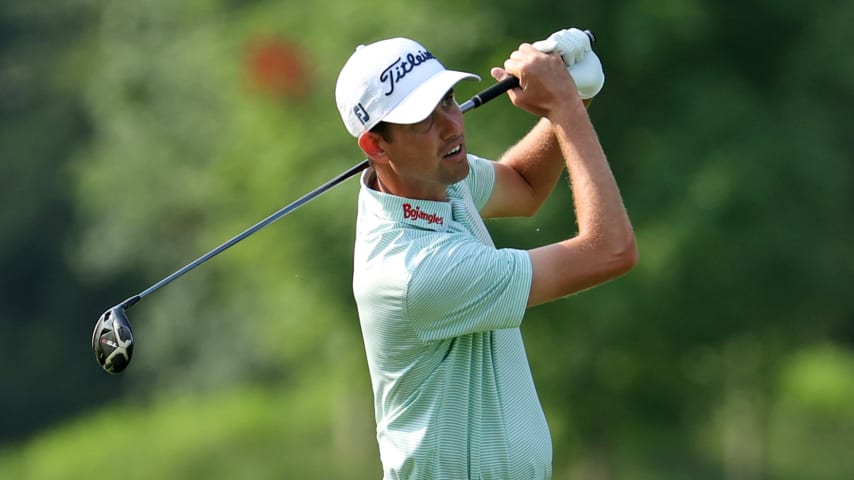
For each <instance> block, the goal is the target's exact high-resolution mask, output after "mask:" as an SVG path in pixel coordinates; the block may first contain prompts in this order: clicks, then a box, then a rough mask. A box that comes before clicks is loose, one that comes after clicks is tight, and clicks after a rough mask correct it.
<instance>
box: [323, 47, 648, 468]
mask: <svg viewBox="0 0 854 480" xmlns="http://www.w3.org/2000/svg"><path fill="white" fill-rule="evenodd" d="M575 53H579V52H575ZM491 74H492V76H493V77H494V78H495V79H496V80H501V79H503V78H505V77H506V76H507V75H514V76H516V77H517V78H518V79H519V83H520V86H519V87H518V88H515V89H512V90H510V91H508V95H509V98H510V100H511V102H512V103H513V104H514V105H515V106H516V107H518V108H520V109H522V110H524V111H526V112H529V113H530V114H533V115H534V116H536V117H539V121H538V123H536V125H535V126H534V127H533V129H532V130H531V131H530V132H529V133H528V134H527V135H526V136H524V137H523V138H522V139H521V140H520V141H519V142H518V143H516V144H515V145H513V146H511V147H510V148H509V149H508V150H507V151H506V153H504V154H503V155H502V156H501V158H500V159H498V160H497V161H492V160H486V159H483V158H479V157H477V156H475V155H473V154H470V153H468V151H467V149H466V142H465V129H464V126H463V116H462V113H461V111H460V108H459V106H458V105H457V102H456V100H455V98H454V86H455V85H456V84H457V83H458V82H460V81H462V80H477V79H478V77H477V76H476V75H472V74H468V73H462V72H456V71H451V70H446V69H445V68H444V67H443V66H442V65H441V64H440V63H439V61H438V60H437V59H436V58H435V57H434V56H433V54H432V53H431V52H430V51H429V50H427V49H426V48H424V47H423V46H422V45H420V44H418V43H416V42H414V41H412V40H409V39H404V38H394V39H388V40H383V41H379V42H376V43H373V44H370V45H367V46H362V47H359V48H358V49H357V50H356V51H355V53H354V54H353V55H352V56H351V57H350V59H349V60H348V61H347V63H346V64H345V65H344V67H343V69H342V70H341V72H340V75H339V77H338V82H337V85H336V100H337V103H338V109H339V111H340V113H341V117H342V119H343V120H344V124H345V126H346V127H347V130H348V131H349V132H350V134H352V135H353V136H354V137H356V138H357V139H358V144H359V147H360V148H361V149H362V151H363V152H364V154H365V155H366V156H367V157H368V159H369V160H370V167H369V168H368V169H367V170H365V172H363V175H362V177H361V190H360V193H359V199H358V218H357V224H356V239H355V255H354V274H353V291H354V295H355V299H356V302H357V305H358V311H359V317H360V322H361V327H362V333H363V337H364V344H365V350H366V353H367V360H368V368H369V371H370V376H371V383H372V386H373V393H374V402H375V414H376V424H377V441H378V443H379V451H380V460H381V462H382V466H383V471H384V478H385V479H453V480H457V479H468V478H471V479H514V480H520V479H548V478H551V472H552V466H551V462H552V458H551V457H552V447H551V437H550V433H549V429H548V425H547V424H546V419H545V415H544V414H543V410H542V407H541V405H540V401H539V398H538V397H537V391H536V388H535V386H534V383H533V380H532V377H531V372H530V367H529V365H528V359H527V355H526V353H525V347H524V344H523V341H522V335H521V333H520V330H519V327H520V325H521V324H522V319H523V317H524V314H525V310H526V309H527V308H529V307H532V306H535V305H539V304H542V303H545V302H549V301H552V300H555V299H559V298H561V297H564V296H567V295H570V294H572V293H575V292H579V291H581V290H584V289H587V288H590V287H593V286H595V285H598V284H601V283H603V282H606V281H608V280H610V279H613V278H615V277H617V276H619V275H621V274H624V273H625V272H627V271H628V270H630V269H631V268H632V267H633V266H634V265H635V263H636V261H637V253H636V247H635V239H634V234H633V231H632V227H631V224H630V222H629V218H628V216H627V214H626V211H625V209H624V207H623V203H622V200H621V198H620V193H619V190H618V188H617V184H616V182H615V180H614V178H613V176H612V173H611V170H610V168H609V166H608V163H607V161H606V159H605V155H604V153H603V151H602V147H601V145H600V144H599V141H598V138H597V136H596V133H595V132H594V129H593V127H592V125H591V122H590V119H589V117H588V115H587V109H586V106H585V104H584V102H583V101H582V99H581V98H580V96H579V94H578V92H577V91H576V90H577V87H576V85H575V83H574V80H573V78H572V76H571V75H570V74H569V73H568V71H567V67H566V65H565V63H564V61H563V60H562V59H561V56H560V55H558V54H556V53H549V54H547V53H542V52H540V51H539V50H537V49H535V48H533V47H532V46H531V45H529V44H523V45H521V46H519V48H518V50H516V51H514V52H513V53H512V54H511V55H510V56H509V58H508V59H507V60H506V61H505V62H504V66H503V68H498V67H496V68H493V69H492V72H491ZM564 168H566V169H567V170H568V172H569V179H570V183H571V189H572V194H573V196H574V204H575V215H573V212H572V211H571V210H570V208H569V206H567V209H566V213H565V218H566V222H567V225H568V226H572V223H573V222H574V221H575V222H577V231H578V233H577V234H576V235H574V236H573V237H572V238H568V239H566V240H563V241H560V242H557V243H554V244H551V245H545V246H542V247H539V248H535V249H532V250H527V251H526V250H519V249H512V248H501V249H499V248H496V247H495V245H494V243H493V241H492V239H491V237H490V234H489V232H488V231H487V229H486V227H485V225H484V222H483V219H484V218H495V217H514V216H530V215H533V214H534V213H535V212H536V211H537V209H538V208H539V207H540V206H541V205H542V204H543V202H544V201H545V200H546V198H547V197H548V196H549V194H550V193H551V192H552V190H553V189H554V188H555V185H556V184H557V182H558V180H559V177H560V175H561V173H562V171H563V169H564ZM568 321H569V320H568Z"/></svg>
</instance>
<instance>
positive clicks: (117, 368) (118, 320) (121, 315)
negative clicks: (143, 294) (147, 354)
mask: <svg viewBox="0 0 854 480" xmlns="http://www.w3.org/2000/svg"><path fill="white" fill-rule="evenodd" d="M92 350H93V351H94V352H95V359H96V360H98V365H100V366H101V368H103V369H104V370H106V371H107V372H108V373H120V372H121V371H123V370H124V369H125V368H127V366H128V364H129V363H130V359H131V356H133V332H132V331H131V328H130V323H129V322H128V319H127V316H125V311H124V308H122V306H121V305H116V306H115V307H113V308H111V309H109V310H107V311H106V312H104V314H103V315H101V318H99V319H98V322H97V323H96V324H95V331H94V332H92Z"/></svg>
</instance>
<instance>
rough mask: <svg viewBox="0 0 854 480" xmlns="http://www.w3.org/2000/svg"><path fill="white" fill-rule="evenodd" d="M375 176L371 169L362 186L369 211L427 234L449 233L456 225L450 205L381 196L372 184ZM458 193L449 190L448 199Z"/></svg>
mask: <svg viewBox="0 0 854 480" xmlns="http://www.w3.org/2000/svg"><path fill="white" fill-rule="evenodd" d="M373 176H374V171H373V169H372V168H368V169H366V170H365V171H364V172H362V176H361V179H360V182H361V184H362V185H361V192H360V195H361V196H362V199H363V201H364V202H365V206H366V207H367V208H368V210H369V211H371V212H372V213H374V214H375V215H377V216H380V217H382V218H385V219H387V220H390V221H393V222H396V223H404V224H407V225H412V226H414V227H417V228H421V229H425V230H434V231H437V232H444V231H447V230H448V225H449V224H450V223H451V221H452V213H451V204H450V202H437V201H433V200H415V199H412V198H404V197H398V196H397V195H391V194H388V193H383V192H378V191H376V190H374V189H373V188H371V187H370V186H369V180H370V179H371V178H372V177H373ZM455 191H456V189H455V188H453V187H449V188H448V195H449V196H450V195H451V194H452V193H454V192H455Z"/></svg>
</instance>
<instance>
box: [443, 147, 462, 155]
mask: <svg viewBox="0 0 854 480" xmlns="http://www.w3.org/2000/svg"><path fill="white" fill-rule="evenodd" d="M462 150H463V146H462V145H457V146H456V147H454V148H453V150H451V151H450V152H448V153H446V154H445V155H443V156H442V158H451V157H453V156H454V155H456V154H458V153H460V152H461V151H462Z"/></svg>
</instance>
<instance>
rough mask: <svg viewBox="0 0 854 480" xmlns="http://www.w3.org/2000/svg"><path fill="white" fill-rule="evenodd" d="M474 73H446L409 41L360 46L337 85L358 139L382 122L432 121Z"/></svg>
mask: <svg viewBox="0 0 854 480" xmlns="http://www.w3.org/2000/svg"><path fill="white" fill-rule="evenodd" d="M461 80H480V77H478V76H477V75H474V74H471V73H465V72H456V71H453V70H445V67H443V66H442V64H441V63H439V60H437V59H436V58H435V57H433V55H432V54H431V53H430V52H429V51H427V49H426V48H424V47H423V46H421V45H420V44H419V43H417V42H414V41H412V40H409V39H406V38H392V39H388V40H381V41H379V42H376V43H372V44H370V45H360V46H359V47H358V48H356V52H355V53H353V55H352V56H350V59H349V60H347V63H346V64H345V65H344V68H342V69H341V73H340V74H339V75H338V82H337V83H336V85H335V101H336V103H337V104H338V112H339V113H341V119H342V120H344V125H345V126H346V127H347V131H348V132H350V134H351V135H353V136H354V137H358V136H359V135H361V134H362V133H364V132H366V131H368V130H370V129H372V128H374V126H376V124H378V123H380V122H381V121H386V122H390V123H400V124H412V123H418V122H420V121H421V120H424V119H425V118H427V116H428V115H430V113H431V112H433V110H434V109H435V108H436V105H438V104H439V101H440V100H441V99H442V97H444V95H445V94H446V93H448V90H450V89H451V88H453V86H454V85H456V84H457V83H458V82H459V81H461Z"/></svg>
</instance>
